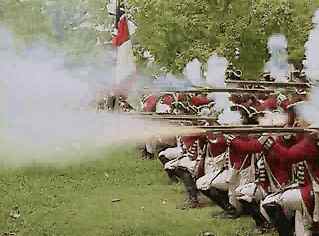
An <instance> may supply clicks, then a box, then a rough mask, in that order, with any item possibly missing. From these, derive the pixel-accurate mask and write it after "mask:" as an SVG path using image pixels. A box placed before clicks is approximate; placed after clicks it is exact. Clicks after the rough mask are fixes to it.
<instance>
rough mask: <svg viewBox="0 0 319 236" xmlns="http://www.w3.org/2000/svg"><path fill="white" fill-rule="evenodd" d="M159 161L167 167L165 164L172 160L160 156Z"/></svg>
mask: <svg viewBox="0 0 319 236" xmlns="http://www.w3.org/2000/svg"><path fill="white" fill-rule="evenodd" d="M158 159H159V160H160V162H161V163H162V164H163V166H165V164H166V163H167V162H169V161H170V160H169V159H167V158H166V157H165V156H159V157H158Z"/></svg>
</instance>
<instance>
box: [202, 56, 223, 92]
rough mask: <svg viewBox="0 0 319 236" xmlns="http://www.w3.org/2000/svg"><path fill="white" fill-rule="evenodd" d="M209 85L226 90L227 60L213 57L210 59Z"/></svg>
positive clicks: (207, 79)
mask: <svg viewBox="0 0 319 236" xmlns="http://www.w3.org/2000/svg"><path fill="white" fill-rule="evenodd" d="M207 64H208V70H207V78H206V81H207V83H208V84H209V85H210V86H212V87H216V88H225V87H226V84H225V73H226V69H227V66H228V62H227V59H226V58H224V57H219V56H217V55H212V56H211V57H210V58H209V59H208V62H207Z"/></svg>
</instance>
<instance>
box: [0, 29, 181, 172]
mask: <svg viewBox="0 0 319 236" xmlns="http://www.w3.org/2000/svg"><path fill="white" fill-rule="evenodd" d="M13 41H14V40H13V38H12V36H11V35H10V34H9V33H8V32H7V31H5V30H3V29H2V30H1V32H0V58H1V63H0V71H1V77H0V101H1V102H0V140H1V141H0V163H1V164H2V165H18V166H20V165H30V164H32V163H34V162H37V163H64V162H65V161H79V160H90V159H91V158H93V157H92V156H93V154H92V153H94V152H95V151H97V150H99V149H100V148H105V147H110V146H112V147H113V146H117V145H122V144H128V143H129V144H131V143H132V144H135V143H137V142H142V141H144V140H147V139H149V138H151V137H153V136H154V135H158V134H162V135H172V134H173V135H175V134H174V133H172V132H175V133H178V132H179V131H177V130H175V131H174V129H173V128H167V126H165V124H164V125H162V124H158V123H154V122H149V121H147V122H146V121H144V120H140V119H133V118H128V117H127V116H121V115H116V114H107V113H97V112H96V110H95V107H94V106H91V107H90V106H89V104H90V102H92V101H93V100H94V99H95V95H96V92H97V88H98V87H99V86H106V85H107V84H108V83H100V82H101V81H102V78H96V76H97V75H99V73H90V71H93V70H94V69H96V68H95V67H93V65H92V64H91V65H84V66H81V65H76V66H75V65H74V64H72V63H71V64H70V63H68V60H67V58H65V57H64V56H63V54H62V53H57V52H56V51H52V50H49V49H48V47H45V46H35V47H33V48H28V49H26V50H20V51H19V52H18V51H17V50H16V49H15V48H14V47H13V43H12V42H13ZM91 66H92V68H91ZM90 68H91V69H90ZM105 68H108V66H107V65H106V66H105ZM103 78H104V80H106V81H110V80H111V79H112V77H111V73H110V71H109V70H105V71H104V74H103ZM99 157H103V155H100V156H99ZM94 158H97V157H94Z"/></svg>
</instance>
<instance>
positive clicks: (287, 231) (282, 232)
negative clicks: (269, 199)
mask: <svg viewBox="0 0 319 236" xmlns="http://www.w3.org/2000/svg"><path fill="white" fill-rule="evenodd" d="M263 207H264V209H265V210H266V212H267V214H268V215H269V217H270V220H271V223H272V224H273V225H274V227H275V228H276V230H277V231H278V233H279V236H293V235H294V227H293V226H292V225H291V221H290V220H289V219H288V218H287V217H286V215H285V213H284V212H283V210H282V208H281V206H280V205H278V204H276V203H271V204H265V205H264V206H263Z"/></svg>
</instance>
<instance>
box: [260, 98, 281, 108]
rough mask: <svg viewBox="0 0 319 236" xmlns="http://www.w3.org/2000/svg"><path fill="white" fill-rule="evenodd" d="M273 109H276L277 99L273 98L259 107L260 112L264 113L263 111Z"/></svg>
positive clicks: (261, 103) (262, 102)
mask: <svg viewBox="0 0 319 236" xmlns="http://www.w3.org/2000/svg"><path fill="white" fill-rule="evenodd" d="M275 109H277V99H276V98H275V97H270V98H267V99H266V100H264V101H261V102H260V106H259V110H260V111H265V110H270V111H272V110H275Z"/></svg>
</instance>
